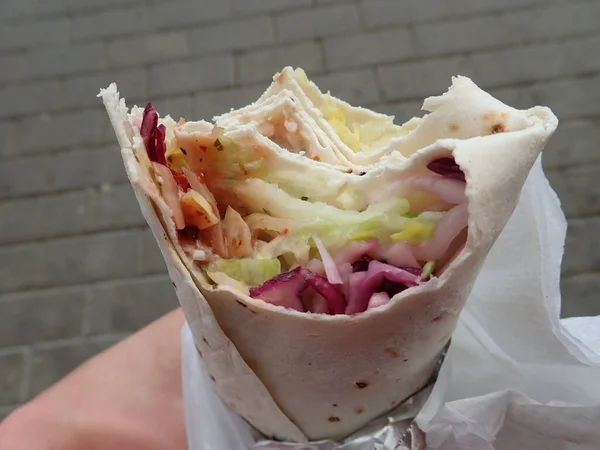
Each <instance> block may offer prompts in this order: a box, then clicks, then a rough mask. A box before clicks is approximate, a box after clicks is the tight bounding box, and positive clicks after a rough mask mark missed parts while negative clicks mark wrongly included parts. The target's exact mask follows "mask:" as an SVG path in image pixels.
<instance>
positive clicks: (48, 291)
mask: <svg viewBox="0 0 600 450" xmlns="http://www.w3.org/2000/svg"><path fill="white" fill-rule="evenodd" d="M161 279H165V280H170V278H169V275H168V274H167V272H166V269H165V272H164V273H163V272H157V273H149V274H144V275H138V276H135V277H123V278H107V279H105V280H99V281H95V282H91V281H88V282H82V283H77V284H70V285H65V286H51V287H47V288H41V289H30V290H20V291H15V292H9V293H2V294H0V303H2V302H11V301H19V299H18V298H17V299H16V300H15V298H14V297H18V296H20V295H21V294H23V295H30V294H40V295H53V294H57V293H58V294H60V293H62V292H65V291H69V290H75V289H83V290H86V289H89V290H90V293H91V291H92V290H93V289H102V288H105V287H115V286H116V287H118V286H120V285H124V284H127V283H130V282H136V283H137V282H140V281H144V280H148V281H149V282H151V281H159V280H161ZM10 297H13V298H10ZM90 297H91V298H92V300H93V295H91V296H90ZM20 347H25V346H20Z"/></svg>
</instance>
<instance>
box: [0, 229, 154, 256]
mask: <svg viewBox="0 0 600 450" xmlns="http://www.w3.org/2000/svg"><path fill="white" fill-rule="evenodd" d="M146 229H148V225H147V224H146V223H144V225H136V226H131V227H122V228H118V229H115V230H106V231H101V232H95V231H94V232H86V233H78V234H76V235H72V236H60V237H59V236H54V237H52V238H49V239H48V238H40V239H31V240H30V241H26V242H13V243H5V244H2V245H0V249H2V250H6V249H9V250H11V249H15V248H19V247H31V246H32V245H33V244H42V243H45V242H52V243H56V242H58V241H68V240H72V239H76V238H80V237H83V236H88V235H92V236H97V237H104V236H107V235H111V234H112V235H118V234H121V235H123V234H131V232H132V231H143V230H146Z"/></svg>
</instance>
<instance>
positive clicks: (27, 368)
mask: <svg viewBox="0 0 600 450" xmlns="http://www.w3.org/2000/svg"><path fill="white" fill-rule="evenodd" d="M32 368H33V348H32V347H31V346H30V345H28V346H27V348H26V349H25V358H24V361H23V379H22V380H21V385H20V386H19V390H20V392H19V401H21V402H24V401H26V400H27V399H28V398H29V394H30V392H31V371H32Z"/></svg>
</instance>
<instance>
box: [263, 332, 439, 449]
mask: <svg viewBox="0 0 600 450" xmlns="http://www.w3.org/2000/svg"><path fill="white" fill-rule="evenodd" d="M449 345H450V344H448V346H449ZM448 346H447V347H446V350H447V349H448ZM445 355H446V351H444V354H443V355H442V356H441V357H440V360H439V362H438V364H437V367H436V371H435V374H434V376H433V377H432V379H431V380H430V381H429V383H428V384H427V386H425V387H424V388H423V389H421V390H420V391H419V392H417V393H416V394H414V395H413V396H412V397H409V398H408V399H406V400H405V401H404V402H402V403H401V404H399V405H398V406H397V407H396V408H394V409H393V410H391V411H389V412H387V413H386V414H384V415H383V416H380V417H378V418H376V419H374V420H373V421H371V422H370V423H368V424H367V425H365V426H364V427H363V428H362V429H360V430H359V431H357V432H355V433H353V434H351V435H350V436H348V437H347V438H345V439H344V440H343V441H341V442H335V441H329V440H323V441H317V442H309V443H308V444H306V443H304V444H298V443H294V442H279V441H267V440H264V441H260V442H257V443H256V444H254V446H253V447H252V449H261V450H426V449H427V444H426V442H425V433H423V431H421V430H420V429H419V427H418V426H417V424H416V423H415V422H414V421H413V419H414V418H415V417H416V415H417V414H418V413H419V411H420V410H421V408H422V407H423V405H424V404H425V402H426V401H427V399H428V398H429V394H430V393H431V390H432V389H433V385H434V383H435V380H436V378H437V374H438V372H439V369H440V367H441V365H442V361H443V360H444V357H445Z"/></svg>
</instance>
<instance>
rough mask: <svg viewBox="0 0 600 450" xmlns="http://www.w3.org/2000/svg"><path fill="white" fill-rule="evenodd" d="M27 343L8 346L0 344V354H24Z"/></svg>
mask: <svg viewBox="0 0 600 450" xmlns="http://www.w3.org/2000/svg"><path fill="white" fill-rule="evenodd" d="M27 347H29V345H9V346H8V347H2V346H0V356H6V355H14V354H22V355H23V354H25V351H26V350H27Z"/></svg>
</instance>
